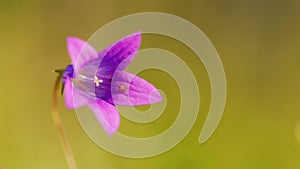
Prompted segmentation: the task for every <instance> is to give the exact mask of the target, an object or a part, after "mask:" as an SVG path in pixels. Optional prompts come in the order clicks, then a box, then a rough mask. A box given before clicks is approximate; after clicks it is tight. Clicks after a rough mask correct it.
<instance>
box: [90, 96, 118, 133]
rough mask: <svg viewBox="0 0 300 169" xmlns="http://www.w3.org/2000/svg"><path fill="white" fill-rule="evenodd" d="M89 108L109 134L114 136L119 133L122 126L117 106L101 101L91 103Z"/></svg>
mask: <svg viewBox="0 0 300 169" xmlns="http://www.w3.org/2000/svg"><path fill="white" fill-rule="evenodd" d="M88 106H89V107H90V109H91V110H92V111H93V112H94V114H95V116H96V118H97V120H98V121H99V123H100V124H101V125H102V127H103V128H104V130H105V132H106V133H107V134H109V135H112V134H113V133H115V132H116V131H117V129H118V128H119V125H120V114H119V111H118V109H117V108H116V107H115V106H113V105H111V104H109V103H107V102H105V101H104V100H101V99H96V100H91V101H89V103H88Z"/></svg>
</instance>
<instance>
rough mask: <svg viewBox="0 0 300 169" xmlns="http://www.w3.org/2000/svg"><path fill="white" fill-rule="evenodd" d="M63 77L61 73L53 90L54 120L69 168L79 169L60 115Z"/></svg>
mask: <svg viewBox="0 0 300 169" xmlns="http://www.w3.org/2000/svg"><path fill="white" fill-rule="evenodd" d="M61 77H62V73H59V76H58V77H57V79H56V81H55V84H54V90H53V98H52V99H53V100H52V101H53V105H52V106H53V107H52V115H53V120H54V124H55V126H56V128H57V130H58V134H59V137H60V141H61V143H62V146H63V150H64V152H65V156H66V160H67V162H68V165H69V168H70V169H77V167H76V163H75V160H74V157H73V154H72V151H71V147H70V145H69V142H68V139H67V137H66V135H65V133H64V130H63V127H62V123H61V119H60V116H59V113H58V104H57V100H58V96H59V86H60V79H61Z"/></svg>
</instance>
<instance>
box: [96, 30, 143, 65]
mask: <svg viewBox="0 0 300 169" xmlns="http://www.w3.org/2000/svg"><path fill="white" fill-rule="evenodd" d="M140 44H141V32H136V33H134V34H131V35H128V36H127V37H125V38H123V39H121V40H120V41H118V42H116V43H114V44H113V45H111V46H110V47H108V48H106V49H104V50H103V51H102V52H100V53H99V59H102V61H101V64H100V67H105V68H106V69H110V70H116V69H118V70H124V69H125V68H126V67H127V66H128V65H129V64H130V63H131V62H132V60H133V59H134V57H135V55H136V53H137V52H138V50H139V48H140Z"/></svg>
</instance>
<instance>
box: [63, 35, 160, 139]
mask: <svg viewBox="0 0 300 169" xmlns="http://www.w3.org/2000/svg"><path fill="white" fill-rule="evenodd" d="M140 43H141V33H140V32H137V33H134V34H131V35H129V36H127V37H125V38H123V39H121V40H120V41H118V42H116V43H114V44H113V45H111V46H109V47H108V48H106V49H104V50H103V51H101V52H99V53H98V52H97V51H96V50H95V49H94V48H93V47H92V46H91V45H90V44H88V43H87V42H85V41H83V40H81V39H78V38H76V37H68V38H67V49H68V53H69V55H70V58H71V63H72V64H71V65H68V66H67V67H66V69H65V70H64V73H63V77H62V81H63V84H64V100H65V104H66V107H67V108H69V109H77V108H80V107H82V106H84V105H87V106H88V107H89V108H90V109H91V110H92V111H93V112H94V114H95V116H96V118H97V120H98V121H99V123H100V124H101V125H102V127H103V128H104V130H105V132H106V133H107V134H109V135H112V134H113V133H115V132H116V131H117V129H118V127H119V124H120V115H119V112H118V109H117V108H116V106H115V105H121V106H138V105H147V104H153V103H156V102H160V101H162V100H163V99H162V97H161V95H160V93H159V92H158V90H157V89H156V88H155V87H154V86H153V85H152V84H150V83H149V82H147V81H146V80H144V79H142V78H140V77H138V76H136V75H134V74H131V73H129V72H126V71H124V69H125V68H126V67H127V66H128V65H129V64H130V63H131V62H132V60H133V59H134V57H135V55H136V53H137V52H138V50H139V47H140Z"/></svg>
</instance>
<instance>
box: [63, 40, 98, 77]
mask: <svg viewBox="0 0 300 169" xmlns="http://www.w3.org/2000/svg"><path fill="white" fill-rule="evenodd" d="M67 48H68V52H69V55H70V59H71V61H72V65H73V66H74V71H75V77H76V75H77V74H78V72H79V70H80V68H81V67H82V66H83V65H84V64H86V63H87V62H89V61H91V60H94V59H97V58H98V53H97V51H96V50H95V49H94V48H93V47H92V46H91V45H90V44H89V43H87V42H85V41H84V40H81V39H79V38H76V37H68V38H67Z"/></svg>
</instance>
